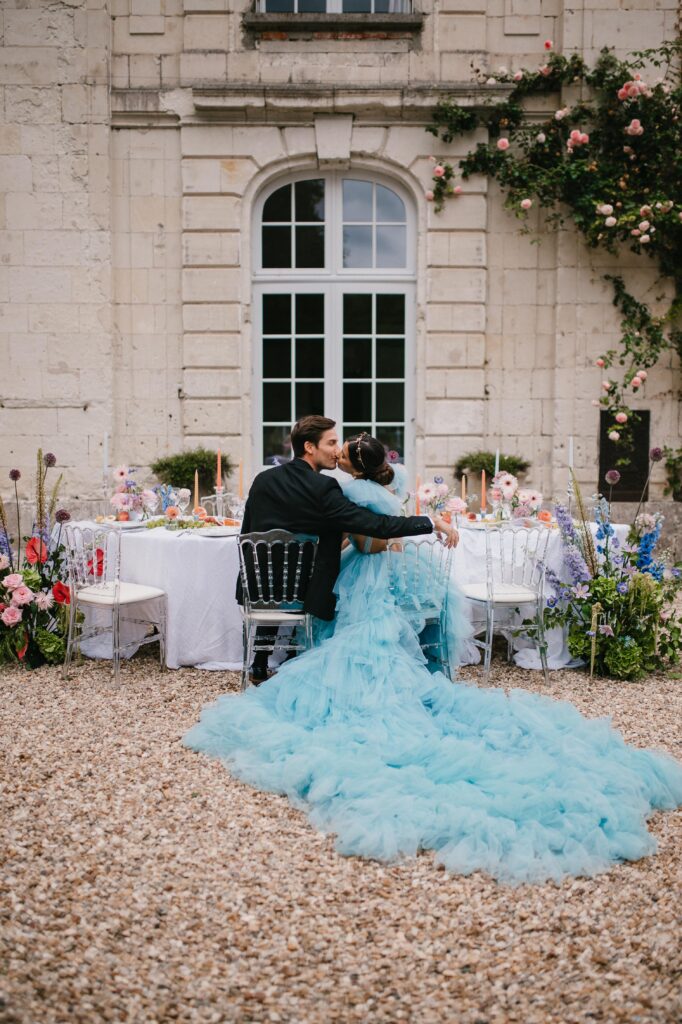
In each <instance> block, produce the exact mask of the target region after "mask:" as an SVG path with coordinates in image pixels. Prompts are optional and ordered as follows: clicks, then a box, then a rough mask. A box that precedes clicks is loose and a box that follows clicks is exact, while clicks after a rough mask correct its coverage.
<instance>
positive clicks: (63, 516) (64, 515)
mask: <svg viewBox="0 0 682 1024" xmlns="http://www.w3.org/2000/svg"><path fill="white" fill-rule="evenodd" d="M54 517H55V519H56V520H57V522H58V523H68V521H69V519H70V518H71V513H70V512H68V511H67V510H66V509H65V508H58V509H57V511H56V512H55V516H54Z"/></svg>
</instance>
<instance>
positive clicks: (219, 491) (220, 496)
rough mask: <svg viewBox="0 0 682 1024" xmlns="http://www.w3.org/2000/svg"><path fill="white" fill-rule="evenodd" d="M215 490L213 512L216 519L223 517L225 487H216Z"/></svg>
mask: <svg viewBox="0 0 682 1024" xmlns="http://www.w3.org/2000/svg"><path fill="white" fill-rule="evenodd" d="M214 490H215V514H216V516H217V518H218V519H224V518H225V488H224V487H216V488H214Z"/></svg>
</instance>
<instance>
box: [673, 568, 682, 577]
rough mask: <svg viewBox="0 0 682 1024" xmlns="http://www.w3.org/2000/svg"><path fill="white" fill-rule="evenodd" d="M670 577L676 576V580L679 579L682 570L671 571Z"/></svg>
mask: <svg viewBox="0 0 682 1024" xmlns="http://www.w3.org/2000/svg"><path fill="white" fill-rule="evenodd" d="M670 575H671V576H674V577H675V579H677V578H678V577H679V576H682V569H671V570H670Z"/></svg>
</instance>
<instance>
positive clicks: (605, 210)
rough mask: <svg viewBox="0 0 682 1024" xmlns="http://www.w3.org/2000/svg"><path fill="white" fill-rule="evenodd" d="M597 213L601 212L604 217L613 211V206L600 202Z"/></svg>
mask: <svg viewBox="0 0 682 1024" xmlns="http://www.w3.org/2000/svg"><path fill="white" fill-rule="evenodd" d="M597 213H601V214H603V215H604V217H610V216H611V214H612V213H613V207H612V206H611V204H610V203H602V204H601V206H598V207H597Z"/></svg>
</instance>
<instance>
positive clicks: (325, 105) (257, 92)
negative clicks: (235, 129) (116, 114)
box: [192, 82, 511, 122]
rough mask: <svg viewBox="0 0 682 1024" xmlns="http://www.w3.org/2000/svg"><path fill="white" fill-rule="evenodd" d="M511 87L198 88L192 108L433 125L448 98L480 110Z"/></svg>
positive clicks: (249, 117)
mask: <svg viewBox="0 0 682 1024" xmlns="http://www.w3.org/2000/svg"><path fill="white" fill-rule="evenodd" d="M510 92H511V86H507V85H502V86H490V85H485V86H480V87H474V86H472V85H471V83H470V82H466V83H462V82H451V83H441V84H440V85H439V86H438V87H437V88H436V87H434V86H433V85H424V86H418V85H417V86H410V87H409V88H399V87H392V86H386V87H385V88H377V87H376V86H348V85H235V86H229V85H228V86H207V87H204V88H201V87H195V88H194V89H193V90H192V97H193V100H194V107H195V110H196V111H197V113H198V114H200V115H203V116H204V117H220V118H222V119H225V120H234V121H240V122H244V121H264V120H267V121H277V120H288V119H289V118H291V117H292V115H299V116H300V115H301V114H303V115H305V116H307V117H311V116H312V114H313V113H315V114H355V115H357V116H358V117H359V118H363V117H367V116H371V117H381V118H382V119H385V120H388V121H405V120H415V119H416V120H418V121H420V122H421V121H424V120H431V116H432V113H433V108H434V107H435V106H436V104H438V103H439V102H440V101H441V100H443V99H445V98H446V97H453V98H454V99H457V100H458V101H459V102H460V103H462V105H463V106H468V107H479V106H480V107H482V106H483V105H484V104H485V103H487V102H488V101H489V100H490V99H491V98H492V99H498V100H501V99H504V98H505V97H506V96H508V95H509V93H510Z"/></svg>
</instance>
